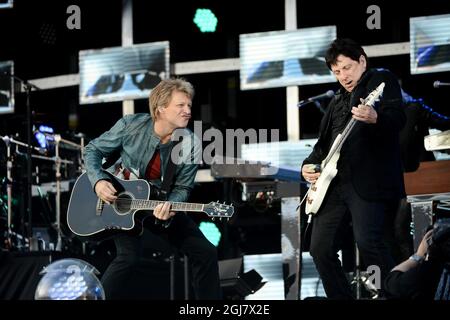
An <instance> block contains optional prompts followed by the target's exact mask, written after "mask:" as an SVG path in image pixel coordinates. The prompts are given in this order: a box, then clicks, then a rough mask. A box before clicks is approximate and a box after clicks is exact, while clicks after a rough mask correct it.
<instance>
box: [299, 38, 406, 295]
mask: <svg viewBox="0 0 450 320" xmlns="http://www.w3.org/2000/svg"><path fill="white" fill-rule="evenodd" d="M325 60H326V63H327V65H328V67H329V68H330V70H331V71H332V72H333V74H334V75H335V77H336V79H337V80H338V81H339V83H340V85H341V86H342V87H341V88H340V90H339V91H338V92H337V94H336V95H335V97H334V98H333V99H332V101H331V102H330V104H329V106H328V108H327V111H326V114H325V115H324V118H323V119H322V122H321V125H320V132H319V139H318V141H317V144H316V145H315V146H314V149H313V151H312V153H311V154H310V155H309V156H308V157H307V158H306V159H305V161H304V162H303V164H302V175H303V177H304V178H305V180H306V181H307V182H309V183H311V184H314V183H315V182H316V180H317V179H318V177H319V176H320V169H319V168H318V167H317V166H316V165H317V164H321V163H322V161H323V160H324V159H325V158H326V157H327V154H328V152H329V151H330V148H331V146H332V145H333V142H334V141H335V139H336V137H337V136H338V135H339V134H340V133H341V132H342V131H343V129H344V128H345V127H346V125H347V123H348V122H349V121H350V119H351V118H352V117H353V119H355V120H357V121H356V123H355V125H354V127H353V129H352V131H351V133H350V134H349V135H348V138H347V139H346V141H345V142H344V143H343V145H342V149H341V150H340V157H339V160H338V161H337V174H336V176H335V177H334V179H333V180H332V181H331V183H330V185H329V187H328V190H327V193H326V195H325V198H324V199H323V202H322V203H321V206H320V208H319V210H318V212H317V214H315V215H314V220H313V229H312V235H311V246H310V254H311V256H312V257H313V259H314V263H315V264H316V267H317V270H318V272H319V274H320V276H321V278H322V281H323V285H324V289H325V292H326V294H327V296H328V298H330V299H352V298H354V296H353V292H352V290H351V287H350V284H349V282H348V280H347V278H346V276H345V273H344V271H343V268H342V266H341V263H340V261H339V259H338V255H337V252H338V251H339V249H340V245H341V244H342V243H341V241H342V239H343V237H344V230H345V227H346V226H347V225H348V224H349V222H350V220H351V222H352V227H353V234H354V237H355V240H356V243H357V246H358V249H359V252H360V254H361V257H362V260H363V262H364V264H365V265H366V266H371V265H372V266H377V267H379V268H380V271H381V281H380V282H379V283H381V284H382V283H383V279H384V277H385V276H386V275H387V273H388V272H389V271H390V269H391V268H392V267H393V266H394V262H393V259H392V257H391V256H390V254H389V252H388V249H387V247H386V245H385V244H384V242H383V238H382V236H383V230H384V229H383V224H384V214H385V206H386V202H387V201H390V200H392V199H400V198H401V197H403V196H404V195H405V191H404V184H403V173H402V166H401V160H400V146H399V132H400V129H401V128H402V127H403V125H404V123H405V114H404V112H403V109H402V97H401V91H400V87H399V84H398V81H397V79H396V77H395V76H394V75H393V74H392V73H391V72H389V71H388V70H384V69H368V58H367V55H366V53H365V52H364V50H363V48H362V47H361V46H360V45H358V44H357V43H355V42H354V41H353V40H350V39H336V40H335V41H334V42H333V43H332V44H331V46H330V48H329V49H328V51H327V53H326V56H325ZM383 82H384V83H385V86H384V91H383V95H382V97H381V98H380V101H379V103H378V104H375V106H374V107H372V106H367V105H362V104H360V103H361V101H364V100H362V99H363V98H365V97H367V95H368V94H369V93H371V92H372V91H373V90H374V89H375V88H377V87H378V86H379V85H380V84H381V83H383ZM381 293H382V292H381Z"/></svg>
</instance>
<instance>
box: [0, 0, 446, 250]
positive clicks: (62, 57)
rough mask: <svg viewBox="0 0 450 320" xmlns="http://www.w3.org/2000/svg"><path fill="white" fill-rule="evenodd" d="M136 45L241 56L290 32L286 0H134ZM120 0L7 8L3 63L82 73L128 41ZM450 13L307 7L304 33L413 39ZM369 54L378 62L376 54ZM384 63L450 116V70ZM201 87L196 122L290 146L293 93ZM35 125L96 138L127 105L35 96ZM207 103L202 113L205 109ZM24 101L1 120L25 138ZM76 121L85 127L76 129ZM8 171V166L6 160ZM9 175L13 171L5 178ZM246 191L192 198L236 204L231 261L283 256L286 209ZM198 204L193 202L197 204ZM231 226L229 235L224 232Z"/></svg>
mask: <svg viewBox="0 0 450 320" xmlns="http://www.w3.org/2000/svg"><path fill="white" fill-rule="evenodd" d="M72 4H76V5H78V6H80V8H81V30H68V29H67V27H66V20H67V18H68V17H69V14H67V13H66V9H67V7H68V6H69V5H72ZM372 4H376V5H378V6H379V7H380V8H381V30H369V29H367V27H366V20H367V18H368V17H369V14H367V13H366V9H367V7H368V6H369V5H372ZM133 7H134V17H133V19H134V31H133V32H134V43H136V44H138V43H146V42H155V41H170V62H171V64H173V63H177V62H186V61H200V60H210V59H223V58H238V57H239V34H243V33H254V32H264V31H275V30H283V29H284V1H271V2H260V1H258V2H257V1H242V0H241V1H235V0H229V1H218V0H209V1H206V0H204V1H200V0H199V1H144V0H135V1H134V3H133ZM201 7H204V8H210V9H211V10H212V11H213V12H214V13H215V15H216V16H217V18H218V20H219V21H218V26H217V31H216V32H214V33H201V32H200V31H199V30H198V28H197V27H196V26H195V24H194V23H193V16H194V13H195V10H196V9H197V8H201ZM121 11H122V1H121V0H109V1H98V0H97V1H92V0H90V1H87V0H78V1H77V0H71V1H68V0H61V1H50V0H41V1H25V0H16V1H15V3H14V8H13V9H4V10H0V30H1V33H0V34H1V38H0V39H1V45H0V61H4V60H14V67H15V74H16V76H18V77H20V78H22V79H25V80H32V79H38V78H45V77H51V76H58V75H66V74H76V73H78V51H79V50H85V49H98V48H104V47H115V46H120V45H121ZM445 13H450V6H449V4H448V1H441V0H429V1H427V2H426V4H425V3H422V4H421V5H418V4H417V5H416V4H406V3H405V2H403V3H400V4H399V3H396V2H394V1H350V2H349V1H339V2H338V1H298V4H297V21H298V28H306V27H316V26H325V25H337V32H338V36H339V37H350V38H353V39H354V40H356V41H358V42H359V43H360V44H361V45H374V44H386V43H397V42H407V41H409V18H410V17H414V16H425V15H435V14H445ZM369 58H370V57H369ZM370 63H371V65H372V66H373V67H385V68H388V69H390V70H391V71H393V72H394V73H395V74H396V75H397V76H398V77H399V78H400V79H401V81H402V85H403V87H404V88H405V89H406V91H408V92H409V93H410V94H412V95H413V96H415V97H421V98H423V99H424V100H425V102H426V103H427V104H428V105H429V106H431V107H432V108H434V109H435V110H436V111H438V112H441V113H443V114H445V115H449V114H450V111H449V110H450V109H449V103H448V99H449V92H448V90H446V89H434V88H433V86H432V84H433V82H434V81H435V80H441V81H444V82H450V73H449V72H445V73H434V74H425V75H414V76H413V75H411V74H410V72H409V65H410V61H409V55H398V56H391V57H380V58H374V59H371V60H370ZM185 78H186V79H187V80H188V81H190V82H192V83H193V84H194V86H195V88H196V96H195V98H194V101H193V118H192V119H193V120H201V118H202V114H201V110H202V108H203V107H205V106H206V108H209V110H210V111H211V115H212V117H211V121H210V123H204V125H205V126H206V127H209V126H214V127H216V128H219V129H225V128H243V129H244V130H245V129H248V128H256V129H258V128H265V129H279V130H280V139H281V140H286V136H287V131H286V90H285V88H274V89H262V90H250V91H240V89H239V72H238V71H233V72H219V73H208V74H198V75H186V76H185ZM336 88H337V85H336V84H335V83H333V84H321V85H310V86H302V87H300V97H299V98H300V100H301V99H304V98H307V97H310V96H314V95H317V94H320V93H323V92H325V91H327V90H329V89H332V90H336ZM31 104H32V110H33V123H35V124H40V123H45V124H47V125H50V126H53V127H54V128H55V129H56V131H57V132H58V133H60V134H62V135H63V137H70V135H71V134H73V133H80V132H81V133H84V134H85V135H86V136H87V137H88V139H90V138H94V137H96V136H98V135H99V134H101V133H102V132H104V131H105V130H107V129H108V128H110V127H111V126H112V125H113V124H114V123H115V121H117V120H118V119H119V118H120V117H121V115H122V107H121V106H122V103H121V102H111V103H103V104H90V105H79V103H78V86H72V87H65V88H59V89H52V90H42V91H39V92H33V93H32V95H31ZM202 106H203V107H202ZM25 109H26V108H25V95H24V94H23V93H17V94H16V107H15V113H14V114H6V115H0V135H13V134H16V133H18V134H19V137H20V138H21V139H22V140H25V137H26V135H25V132H26V131H25V130H26V127H25ZM135 110H136V112H147V110H148V107H147V100H146V99H142V100H136V101H135ZM69 115H76V119H77V120H76V121H75V122H71V123H69ZM300 116H301V132H300V134H301V137H302V138H311V137H316V136H317V132H318V125H319V122H320V119H321V113H320V112H319V111H318V110H317V109H316V108H315V107H314V106H313V105H310V106H308V107H304V108H302V109H301V111H300ZM2 165H3V162H2ZM2 175H4V168H2V171H1V172H0V176H2ZM239 197H240V190H239V185H237V184H236V183H234V182H232V181H227V182H226V183H222V181H220V182H218V183H210V184H201V185H200V184H199V185H198V186H197V188H196V189H195V190H194V192H193V195H192V199H193V200H196V201H197V202H209V201H213V200H214V201H215V200H227V201H229V202H230V201H233V202H234V203H235V204H236V206H237V208H238V214H239V216H238V217H236V218H234V219H233V220H232V221H231V223H230V224H229V226H231V227H230V228H226V227H225V224H224V223H222V224H220V223H218V225H219V226H220V227H221V229H222V230H223V231H225V233H224V236H226V237H227V238H226V239H227V241H228V242H227V243H222V244H221V249H223V250H221V255H222V257H231V256H235V255H238V254H242V253H248V254H253V253H269V252H280V220H279V215H278V212H279V211H280V210H279V206H278V205H277V204H274V205H273V206H272V207H270V208H268V207H267V206H265V205H264V204H261V203H252V202H250V203H240V202H239ZM193 202H194V201H193ZM225 229H226V230H225Z"/></svg>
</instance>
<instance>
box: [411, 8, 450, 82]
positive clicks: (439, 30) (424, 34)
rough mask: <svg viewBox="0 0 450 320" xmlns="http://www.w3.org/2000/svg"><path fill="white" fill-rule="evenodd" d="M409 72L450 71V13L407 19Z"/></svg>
mask: <svg viewBox="0 0 450 320" xmlns="http://www.w3.org/2000/svg"><path fill="white" fill-rule="evenodd" d="M409 33H410V40H409V42H410V61H411V74H421V73H431V72H443V71H450V14H445V15H437V16H427V17H415V18H410V19H409Z"/></svg>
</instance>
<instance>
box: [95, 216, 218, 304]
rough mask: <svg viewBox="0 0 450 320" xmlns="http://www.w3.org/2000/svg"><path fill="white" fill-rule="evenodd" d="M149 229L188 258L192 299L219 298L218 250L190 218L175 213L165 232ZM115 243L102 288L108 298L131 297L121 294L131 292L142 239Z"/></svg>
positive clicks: (119, 239)
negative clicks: (113, 253)
mask: <svg viewBox="0 0 450 320" xmlns="http://www.w3.org/2000/svg"><path fill="white" fill-rule="evenodd" d="M148 219H153V218H148ZM149 222H151V221H149ZM150 229H151V231H152V232H153V233H156V234H158V236H162V237H164V238H167V239H168V241H169V242H170V243H171V244H172V245H174V246H175V247H176V248H177V249H179V250H180V251H181V252H182V253H184V254H186V255H187V257H188V261H189V267H190V270H191V276H192V287H193V291H194V295H195V299H198V300H217V299H221V298H222V293H221V289H220V281H219V270H218V262H217V250H216V248H215V247H214V246H213V245H212V244H211V243H210V242H209V241H208V239H206V238H205V236H204V235H203V233H202V232H201V231H200V229H199V228H198V226H197V224H196V223H195V222H194V221H193V220H192V219H191V218H190V217H188V216H187V215H185V214H183V213H178V214H176V215H175V217H174V218H173V221H172V222H171V224H170V226H169V227H168V228H167V229H164V228H163V227H161V226H153V227H152V228H150ZM114 242H115V245H116V250H117V254H116V258H115V259H114V260H113V261H112V262H111V263H110V265H109V266H108V268H107V270H106V271H105V273H104V274H103V277H102V285H103V288H104V290H105V294H106V298H107V299H123V298H130V297H124V292H133V288H129V286H130V285H131V283H132V281H131V278H132V277H133V276H135V274H136V272H137V270H138V269H139V268H140V267H142V260H143V247H144V244H143V237H141V236H133V235H129V234H123V235H120V236H118V237H117V238H116V239H114ZM132 298H139V297H132Z"/></svg>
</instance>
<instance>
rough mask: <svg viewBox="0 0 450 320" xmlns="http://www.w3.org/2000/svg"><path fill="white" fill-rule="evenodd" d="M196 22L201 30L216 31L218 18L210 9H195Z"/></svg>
mask: <svg viewBox="0 0 450 320" xmlns="http://www.w3.org/2000/svg"><path fill="white" fill-rule="evenodd" d="M194 23H195V24H196V25H197V27H198V28H199V29H200V31H201V32H215V31H216V27H217V18H216V16H215V15H214V13H213V12H212V11H211V10H210V9H197V10H196V11H195V16H194Z"/></svg>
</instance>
